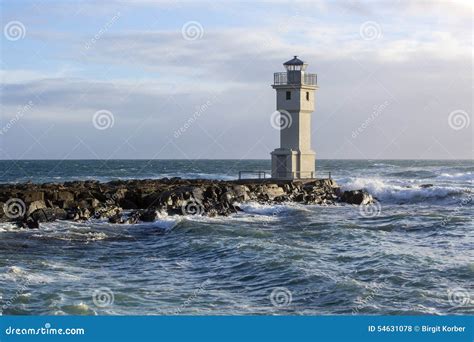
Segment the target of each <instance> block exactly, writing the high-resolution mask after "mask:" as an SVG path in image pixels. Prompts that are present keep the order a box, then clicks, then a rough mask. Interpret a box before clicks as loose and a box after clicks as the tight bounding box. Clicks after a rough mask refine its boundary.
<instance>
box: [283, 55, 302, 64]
mask: <svg viewBox="0 0 474 342" xmlns="http://www.w3.org/2000/svg"><path fill="white" fill-rule="evenodd" d="M303 64H305V62H303V61H302V60H301V59H299V58H298V56H294V57H293V59H290V60H289V61H287V62H285V63H283V65H303Z"/></svg>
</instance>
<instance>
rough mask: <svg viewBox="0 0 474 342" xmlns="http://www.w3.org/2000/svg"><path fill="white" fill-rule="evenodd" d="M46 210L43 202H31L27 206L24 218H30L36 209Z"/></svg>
mask: <svg viewBox="0 0 474 342" xmlns="http://www.w3.org/2000/svg"><path fill="white" fill-rule="evenodd" d="M43 208H46V204H45V203H44V201H33V202H31V203H30V205H29V206H28V210H27V211H26V216H30V215H31V214H32V213H33V212H34V211H36V210H38V209H43Z"/></svg>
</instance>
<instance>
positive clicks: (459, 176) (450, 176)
mask: <svg viewBox="0 0 474 342" xmlns="http://www.w3.org/2000/svg"><path fill="white" fill-rule="evenodd" d="M436 178H437V179H440V180H449V181H470V182H472V181H474V174H473V173H472V172H457V173H442V174H440V175H439V176H438V177H436Z"/></svg>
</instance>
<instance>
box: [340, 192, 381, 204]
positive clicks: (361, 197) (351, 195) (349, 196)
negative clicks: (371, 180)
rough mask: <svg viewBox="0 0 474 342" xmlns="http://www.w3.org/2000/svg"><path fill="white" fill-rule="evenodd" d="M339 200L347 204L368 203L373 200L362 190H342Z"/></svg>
mask: <svg viewBox="0 0 474 342" xmlns="http://www.w3.org/2000/svg"><path fill="white" fill-rule="evenodd" d="M341 201H343V202H346V203H349V204H369V203H371V202H373V198H372V196H371V195H370V194H369V193H368V192H367V191H364V190H350V191H344V193H343V194H342V196H341Z"/></svg>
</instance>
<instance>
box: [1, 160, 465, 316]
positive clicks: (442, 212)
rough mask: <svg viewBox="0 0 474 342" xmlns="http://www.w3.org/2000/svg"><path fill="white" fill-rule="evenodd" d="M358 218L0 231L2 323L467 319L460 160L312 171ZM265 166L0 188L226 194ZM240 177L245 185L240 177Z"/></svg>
mask: <svg viewBox="0 0 474 342" xmlns="http://www.w3.org/2000/svg"><path fill="white" fill-rule="evenodd" d="M316 169H317V176H318V177H319V178H327V177H328V176H329V173H330V174H331V177H332V178H333V179H334V180H335V181H336V182H337V183H338V184H339V185H340V186H341V187H342V189H343V190H354V189H365V190H367V191H368V192H370V193H371V194H372V195H373V196H374V197H375V198H376V202H375V203H374V204H373V205H370V206H364V207H359V206H356V205H348V204H338V205H330V206H322V205H302V204H295V203H283V204H279V205H262V204H258V203H241V204H240V206H241V208H242V209H243V212H240V213H238V214H234V215H231V216H228V217H214V218H209V217H202V216H161V217H160V218H159V219H158V220H156V221H155V222H152V223H138V224H133V225H119V224H109V223H108V222H107V221H104V220H91V221H86V222H67V221H57V222H52V223H44V224H41V227H40V228H39V229H20V228H18V227H15V226H14V225H12V224H9V223H1V224H0V305H1V306H0V313H2V314H3V315H460V314H473V313H474V281H473V280H474V252H473V247H474V235H473V205H472V185H473V184H472V182H473V180H474V174H473V171H474V164H473V162H472V161H470V160H318V161H317V162H316ZM239 171H266V172H267V173H269V172H270V162H269V161H268V160H21V161H18V160H17V161H8V160H3V161H0V183H22V182H34V183H45V182H56V183H57V182H66V181H72V180H99V181H101V182H107V181H111V180H116V179H150V178H153V179H158V178H163V177H182V178H199V179H222V180H231V179H236V178H237V177H238V173H239ZM248 175H249V176H251V174H248Z"/></svg>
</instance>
